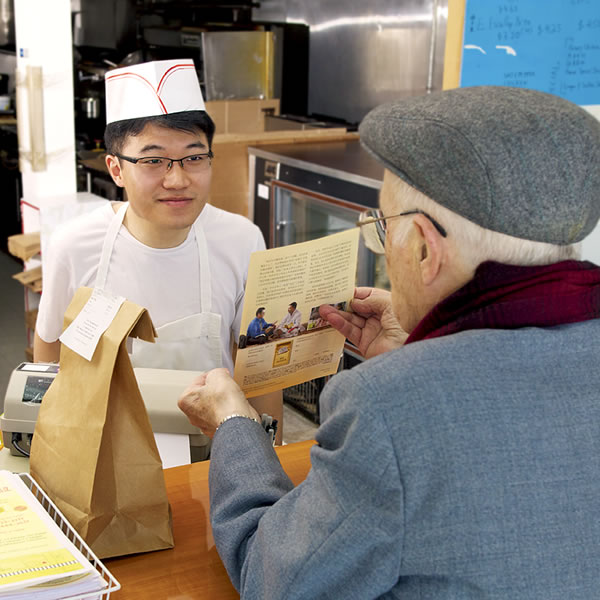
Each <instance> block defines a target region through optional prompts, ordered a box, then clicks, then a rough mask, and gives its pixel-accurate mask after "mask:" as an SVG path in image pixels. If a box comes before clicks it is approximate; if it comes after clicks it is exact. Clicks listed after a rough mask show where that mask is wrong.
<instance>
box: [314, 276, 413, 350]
mask: <svg viewBox="0 0 600 600" xmlns="http://www.w3.org/2000/svg"><path fill="white" fill-rule="evenodd" d="M351 306H352V310H353V311H354V312H352V313H349V312H345V311H340V310H337V309H336V308H334V307H333V306H329V305H326V304H325V305H322V306H321V307H320V308H319V313H320V315H321V316H322V317H323V318H324V319H326V320H327V321H328V322H329V324H330V325H331V326H332V327H334V328H335V329H337V330H338V331H339V332H340V333H341V334H342V335H344V336H345V337H346V339H348V340H350V341H351V342H352V343H353V344H354V345H355V346H356V347H357V348H358V349H359V350H360V352H361V354H362V355H363V356H364V357H365V358H373V357H374V356H377V355H378V354H383V353H384V352H388V351H389V350H394V348H398V347H400V346H402V344H404V341H405V340H406V338H407V337H408V334H407V333H406V332H405V331H404V330H403V329H402V327H400V324H399V323H398V320H397V319H396V316H395V315H394V311H393V310H392V304H391V294H390V292H388V291H386V290H380V289H378V288H369V287H359V288H356V289H355V290H354V298H353V299H352V302H351Z"/></svg>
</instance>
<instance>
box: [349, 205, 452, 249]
mask: <svg viewBox="0 0 600 600" xmlns="http://www.w3.org/2000/svg"><path fill="white" fill-rule="evenodd" d="M407 215H423V216H425V217H427V218H428V219H429V220H430V221H431V223H432V225H433V226H434V227H435V228H436V229H437V231H438V233H439V234H440V235H441V236H442V237H448V233H447V232H446V230H445V229H444V228H443V227H442V226H441V225H440V224H439V223H438V222H437V221H436V220H435V219H434V218H433V217H431V216H429V215H428V214H427V213H426V212H425V211H422V210H419V209H418V208H415V209H413V210H407V211H405V212H401V213H399V214H397V215H390V216H389V217H385V216H384V215H383V213H382V212H381V211H380V210H378V209H370V210H365V211H364V212H362V213H360V217H359V218H358V221H357V222H356V225H357V226H358V227H360V230H361V232H362V234H363V239H364V240H365V246H366V247H367V248H368V249H369V250H371V252H375V254H384V253H385V233H386V230H387V224H386V221H387V220H388V219H395V218H396V217H405V216H407Z"/></svg>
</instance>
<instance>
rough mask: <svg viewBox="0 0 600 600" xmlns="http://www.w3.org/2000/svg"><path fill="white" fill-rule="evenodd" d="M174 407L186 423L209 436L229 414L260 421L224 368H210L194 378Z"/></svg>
mask: <svg viewBox="0 0 600 600" xmlns="http://www.w3.org/2000/svg"><path fill="white" fill-rule="evenodd" d="M177 406H179V408H180V409H181V410H182V411H183V412H184V413H185V415H186V416H187V418H188V420H189V422H190V423H191V424H192V425H194V426H196V427H199V428H200V429H201V430H202V433H204V434H205V435H207V436H209V437H212V436H213V435H214V434H215V430H216V428H217V427H218V426H219V424H220V423H221V421H223V419H224V418H225V417H228V416H229V415H233V414H236V415H243V416H248V417H251V418H252V419H256V420H257V421H259V422H260V417H259V415H258V413H257V412H256V411H255V410H254V408H252V406H250V404H249V403H248V400H246V397H245V396H244V393H243V392H242V390H241V389H240V387H239V386H238V384H237V383H236V382H235V381H234V380H233V379H232V378H231V375H230V374H229V371H228V370H227V369H213V370H212V371H207V372H206V373H203V374H202V375H200V376H199V377H197V378H196V379H195V380H194V381H193V382H192V384H191V385H190V386H189V387H187V388H186V389H185V390H184V392H183V395H182V396H181V398H180V399H179V400H178V402H177Z"/></svg>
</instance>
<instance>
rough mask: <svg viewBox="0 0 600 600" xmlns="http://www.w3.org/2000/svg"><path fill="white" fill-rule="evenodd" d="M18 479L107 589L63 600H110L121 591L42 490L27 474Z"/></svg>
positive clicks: (119, 585) (118, 585) (22, 474)
mask: <svg viewBox="0 0 600 600" xmlns="http://www.w3.org/2000/svg"><path fill="white" fill-rule="evenodd" d="M19 477H20V478H21V479H22V480H23V482H24V483H25V485H26V486H27V487H28V488H29V489H30V490H31V493H32V494H33V495H34V496H35V498H36V500H37V501H38V502H39V503H40V504H41V505H42V507H43V508H44V510H45V511H46V512H47V513H48V514H49V515H50V517H51V518H52V519H53V520H54V522H55V523H56V524H57V525H58V526H59V527H60V530H61V531H62V532H63V533H64V534H65V535H66V536H67V537H68V538H69V540H71V542H72V543H73V544H74V545H75V546H76V548H77V549H78V550H79V551H80V552H81V553H82V554H83V555H84V556H85V557H86V558H87V559H88V560H89V561H90V563H92V565H94V568H95V569H96V571H98V573H100V575H101V576H102V579H104V581H106V583H107V584H108V587H106V588H104V589H102V590H97V591H95V592H87V593H85V594H79V595H76V596H64V598H63V600H83V599H84V598H101V599H103V600H104V599H105V598H110V593H111V592H116V591H117V590H120V589H121V584H120V583H119V582H118V581H117V580H116V579H115V578H114V577H113V576H112V574H111V573H110V572H109V570H108V569H107V568H106V567H105V566H104V565H103V564H102V562H100V559H99V558H98V557H97V556H96V555H95V554H94V553H93V552H92V550H91V549H90V547H89V546H88V545H87V544H86V543H85V542H84V541H83V539H82V538H81V537H80V535H79V534H78V533H77V532H76V531H75V530H74V529H73V527H72V526H71V524H70V523H69V522H68V521H67V520H66V519H65V517H64V516H63V515H62V513H61V512H60V511H59V510H58V508H57V507H56V505H55V504H54V502H52V500H50V498H48V496H47V495H46V494H45V492H44V490H42V488H41V487H40V486H39V485H38V484H37V483H36V482H35V480H34V479H33V478H32V477H31V476H30V475H29V474H28V473H19Z"/></svg>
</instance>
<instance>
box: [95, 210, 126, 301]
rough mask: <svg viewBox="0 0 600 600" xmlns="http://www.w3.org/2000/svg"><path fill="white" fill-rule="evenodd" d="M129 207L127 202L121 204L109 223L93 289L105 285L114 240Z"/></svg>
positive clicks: (101, 287) (102, 287)
mask: <svg viewBox="0 0 600 600" xmlns="http://www.w3.org/2000/svg"><path fill="white" fill-rule="evenodd" d="M128 207H129V203H128V202H123V206H120V207H119V210H118V211H117V212H116V213H115V215H114V216H113V218H112V219H111V221H110V224H109V226H108V229H107V230H106V235H105V236H104V243H103V244H102V254H101V255H100V264H99V265H98V272H97V273H96V283H95V284H94V287H97V288H99V289H101V290H103V289H104V286H105V285H106V277H107V275H108V266H109V265H110V257H111V254H112V251H113V247H114V245H115V240H116V239H117V235H118V233H119V229H121V225H122V224H123V219H124V218H125V213H126V212H127V208H128Z"/></svg>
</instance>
